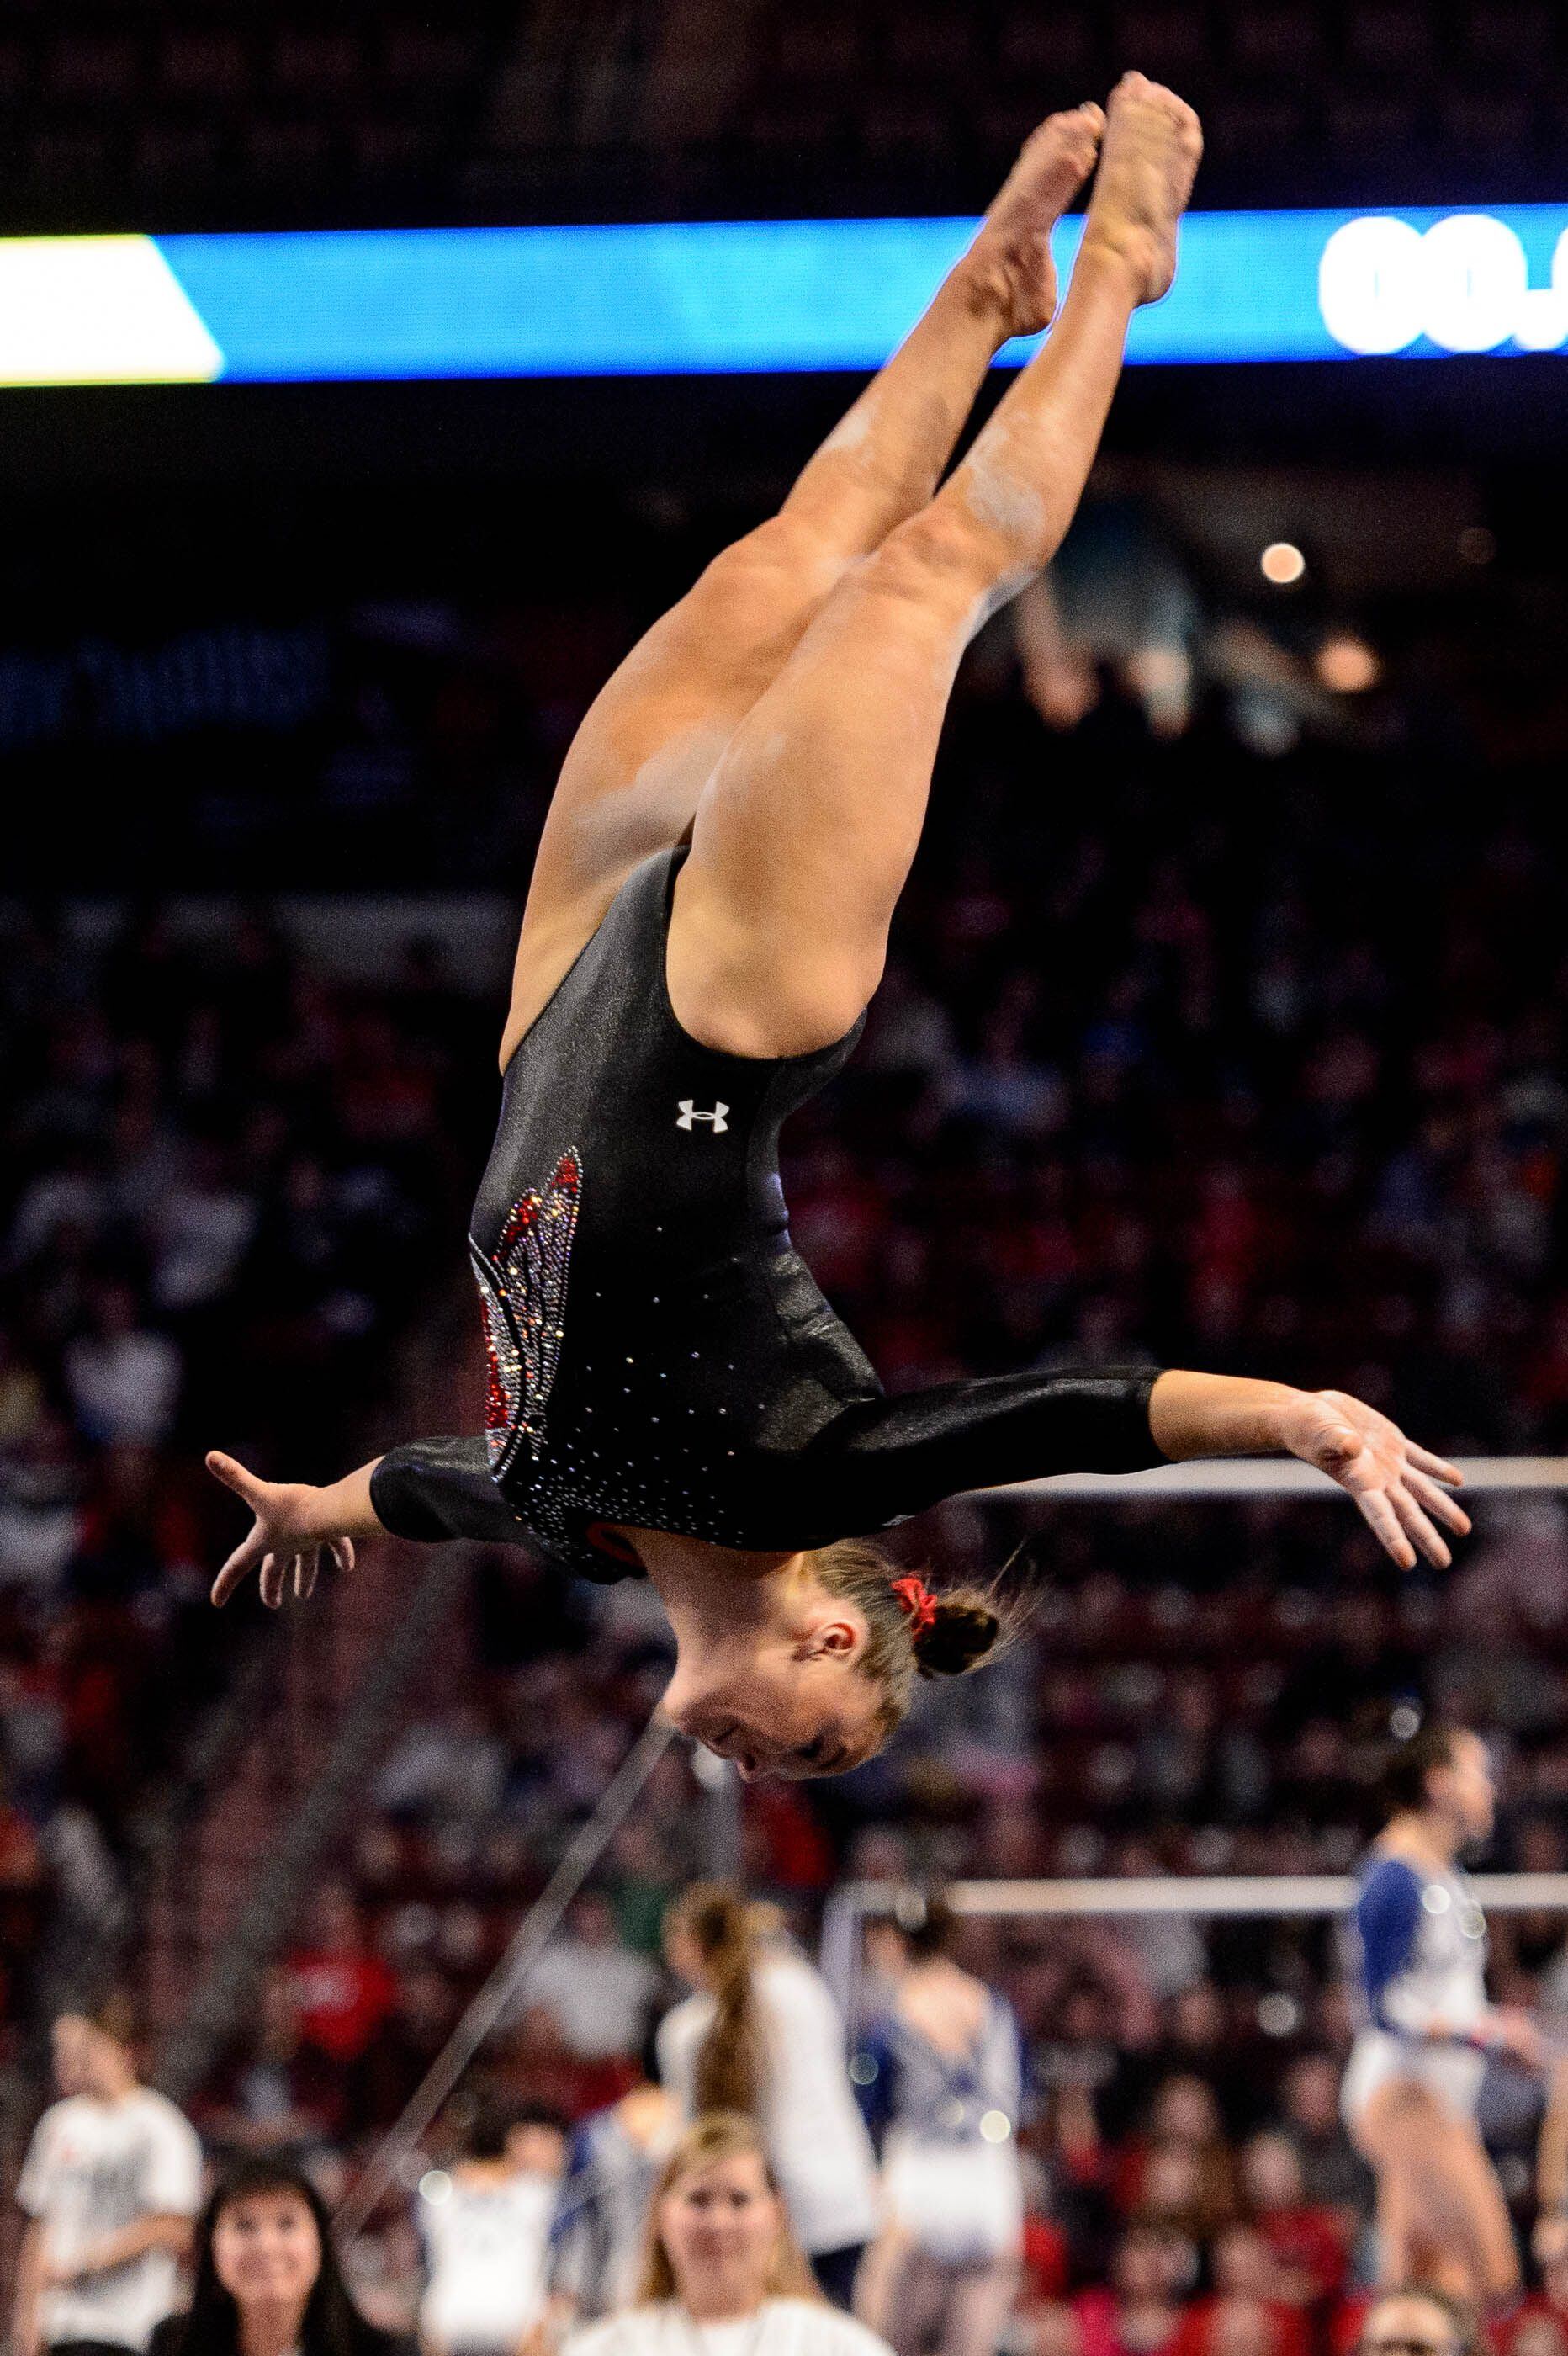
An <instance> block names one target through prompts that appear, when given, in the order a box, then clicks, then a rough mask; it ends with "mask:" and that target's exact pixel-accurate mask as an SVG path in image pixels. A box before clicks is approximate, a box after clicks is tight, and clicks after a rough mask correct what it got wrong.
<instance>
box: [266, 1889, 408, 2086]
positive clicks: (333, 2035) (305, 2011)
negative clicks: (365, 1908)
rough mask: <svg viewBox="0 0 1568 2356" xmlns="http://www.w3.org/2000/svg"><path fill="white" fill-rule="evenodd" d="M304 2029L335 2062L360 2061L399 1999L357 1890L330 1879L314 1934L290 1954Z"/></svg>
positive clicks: (314, 1913)
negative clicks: (373, 1946)
mask: <svg viewBox="0 0 1568 2356" xmlns="http://www.w3.org/2000/svg"><path fill="white" fill-rule="evenodd" d="M286 1969H287V1971H288V1974H289V1977H290V1979H291V1981H292V1983H293V2001H294V2005H295V2007H296V2008H297V2011H298V2014H299V2027H300V2034H301V2036H302V2037H304V2039H305V2040H307V2041H308V2042H309V2043H310V2044H312V2045H315V2046H318V2047H319V2048H320V2050H321V2051H322V2052H324V2053H325V2054H327V2055H328V2056H329V2057H330V2058H331V2059H332V2060H333V2061H340V2062H342V2061H358V2060H359V2058H360V2057H361V2055H362V2054H363V2053H364V2052H365V2051H366V2049H367V2047H368V2045H369V2043H370V2041H371V2040H372V2039H373V2038H374V2036H375V2035H376V2032H377V2030H378V2029H379V2028H380V2026H381V2024H382V2022H383V2021H384V2020H385V2019H386V2018H387V2016H388V2014H389V2012H390V2011H391V2009H392V2008H393V2006H394V2004H395V2003H396V2001H397V1992H398V1984H397V1980H396V1977H395V1976H394V1975H393V1973H392V1972H391V1971H390V1970H389V1967H388V1965H386V1964H384V1963H383V1962H382V1960H381V1958H380V1956H379V1955H377V1954H372V1953H371V1951H370V1949H369V1947H368V1945H367V1944H366V1940H365V1931H364V1925H363V1924H362V1923H361V1922H360V1919H359V1909H358V1908H357V1906H356V1904H355V1902H354V1895H353V1892H352V1891H351V1890H348V1889H347V1888H346V1887H345V1885H344V1884H343V1883H342V1882H336V1881H335V1882H328V1883H327V1884H326V1886H325V1889H323V1890H321V1891H320V1893H319V1894H318V1896H317V1898H316V1901H315V1906H314V1908H313V1910H312V1914H311V1928H310V1935H309V1937H308V1938H307V1939H306V1941H305V1943H304V1945H302V1946H299V1947H296V1948H294V1950H293V1953H292V1954H290V1955H289V1957H288V1961H287V1965H286Z"/></svg>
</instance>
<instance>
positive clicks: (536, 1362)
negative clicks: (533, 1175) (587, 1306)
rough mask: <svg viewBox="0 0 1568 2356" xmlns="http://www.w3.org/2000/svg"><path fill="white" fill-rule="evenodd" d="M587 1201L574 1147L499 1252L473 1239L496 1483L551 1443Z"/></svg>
mask: <svg viewBox="0 0 1568 2356" xmlns="http://www.w3.org/2000/svg"><path fill="white" fill-rule="evenodd" d="M581 1196H582V1165H581V1162H580V1161H579V1159H578V1155H577V1149H576V1147H575V1146H569V1147H568V1148H567V1150H566V1151H565V1152H564V1153H563V1154H562V1155H561V1157H560V1161H559V1162H557V1163H556V1165H555V1172H554V1175H553V1176H552V1177H551V1179H550V1182H549V1185H548V1186H546V1187H544V1188H543V1189H542V1190H541V1189H539V1188H532V1187H530V1189H529V1191H528V1193H527V1194H523V1195H519V1197H518V1199H517V1202H515V1203H514V1204H513V1205H512V1207H511V1209H510V1211H508V1213H507V1222H506V1225H505V1226H504V1227H503V1228H502V1230H501V1237H500V1241H499V1242H498V1243H497V1245H496V1249H495V1251H494V1253H493V1254H492V1253H489V1252H485V1251H482V1250H481V1249H480V1248H479V1246H478V1245H477V1244H476V1243H475V1240H474V1238H473V1237H472V1236H470V1237H469V1238H468V1254H469V1258H470V1260H471V1261H472V1263H473V1268H474V1277H475V1282H476V1283H477V1285H478V1287H479V1306H480V1310H481V1312H482V1314H483V1317H484V1320H485V1365H486V1376H485V1443H486V1445H487V1447H488V1449H489V1451H490V1470H491V1472H492V1473H493V1474H494V1475H495V1477H496V1479H497V1480H500V1479H501V1478H503V1477H504V1475H505V1474H506V1473H507V1472H508V1471H509V1470H510V1469H511V1467H512V1465H513V1464H514V1463H515V1462H516V1461H517V1455H518V1453H519V1451H521V1449H522V1447H523V1445H524V1443H525V1442H526V1443H527V1444H528V1447H529V1448H530V1449H531V1450H532V1451H533V1453H534V1455H535V1456H536V1457H537V1456H538V1455H539V1451H540V1449H541V1448H542V1446H543V1444H544V1411H545V1407H546V1404H547V1402H548V1400H549V1394H550V1386H551V1385H552V1384H553V1382H554V1381H555V1370H556V1364H557V1361H558V1360H559V1358H560V1345H561V1342H562V1340H563V1339H564V1338H565V1331H566V1324H565V1319H566V1275H567V1266H568V1263H569V1261H570V1260H571V1238H572V1237H573V1235H574V1234H575V1233H576V1229H577V1210H578V1205H579V1203H580V1202H581Z"/></svg>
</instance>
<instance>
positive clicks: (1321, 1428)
mask: <svg viewBox="0 0 1568 2356" xmlns="http://www.w3.org/2000/svg"><path fill="white" fill-rule="evenodd" d="M1254 1455H1260V1456H1261V1455H1290V1456H1296V1457H1299V1458H1300V1459H1301V1460H1302V1461H1303V1462H1306V1463H1308V1464H1313V1465H1316V1467H1317V1470H1318V1471H1319V1472H1324V1473H1327V1474H1328V1478H1329V1479H1330V1480H1332V1481H1335V1482H1337V1483H1339V1486H1340V1487H1341V1488H1342V1489H1345V1490H1347V1491H1348V1492H1349V1494H1350V1495H1351V1496H1352V1497H1353V1498H1354V1499H1355V1501H1356V1504H1357V1505H1358V1507H1359V1508H1360V1512H1361V1514H1362V1515H1363V1517H1364V1518H1365V1520H1366V1522H1367V1524H1368V1526H1370V1527H1371V1530H1372V1532H1373V1534H1374V1536H1375V1537H1377V1538H1378V1540H1379V1542H1380V1544H1381V1545H1382V1546H1383V1547H1386V1549H1387V1551H1388V1552H1389V1553H1390V1554H1391V1555H1392V1557H1393V1558H1394V1560H1395V1561H1396V1562H1397V1563H1399V1564H1401V1565H1402V1567H1403V1568H1404V1569H1410V1568H1412V1567H1413V1564H1414V1562H1415V1559H1416V1555H1417V1552H1418V1550H1419V1552H1420V1553H1422V1554H1424V1555H1425V1556H1426V1558H1427V1559H1428V1560H1429V1561H1431V1562H1435V1563H1437V1564H1438V1565H1440V1566H1443V1565H1446V1563H1447V1562H1448V1559H1449V1554H1448V1547H1447V1543H1446V1541H1445V1538H1444V1537H1443V1535H1442V1532H1443V1530H1445V1529H1446V1530H1450V1531H1452V1532H1453V1533H1454V1534H1455V1535H1456V1537H1463V1536H1464V1535H1465V1533H1466V1532H1467V1530H1468V1528H1469V1526H1470V1524H1469V1519H1468V1517H1467V1515H1466V1514H1465V1513H1464V1511H1463V1510H1462V1508H1461V1507H1460V1506H1459V1505H1457V1504H1456V1502H1455V1500H1454V1499H1453V1498H1452V1497H1451V1496H1450V1495H1449V1494H1447V1491H1448V1488H1449V1487H1453V1486H1456V1485H1458V1483H1459V1481H1460V1474H1459V1472H1458V1470H1457V1467H1456V1466H1455V1465H1452V1464H1449V1463H1447V1462H1445V1460H1444V1459H1443V1458H1442V1457H1440V1456H1434V1455H1433V1454H1431V1452H1430V1451H1428V1450H1426V1449H1424V1448H1418V1447H1416V1446H1415V1445H1414V1443H1413V1441H1411V1440H1407V1439H1406V1438H1405V1436H1404V1434H1403V1432H1402V1431H1401V1430H1400V1429H1399V1427H1398V1425H1397V1424H1395V1423H1392V1422H1391V1421H1390V1419H1389V1418H1388V1417H1387V1416H1385V1415H1380V1414H1379V1412H1378V1410H1377V1409H1376V1408H1371V1407H1368V1406H1367V1405H1366V1404H1365V1402H1364V1401H1363V1400H1360V1399H1354V1398H1349V1397H1348V1396H1347V1395H1346V1393H1344V1392H1343V1391H1301V1390H1296V1389H1293V1388H1292V1387H1290V1386H1288V1385H1286V1384H1284V1383H1268V1382H1255V1381H1253V1380H1251V1379H1249V1378H1248V1377H1245V1376H1231V1375H1205V1374H1198V1373H1194V1372H1191V1371H1189V1370H1187V1369H1185V1368H1180V1367H1170V1368H1168V1369H1166V1370H1165V1371H1164V1372H1157V1371H1156V1370H1155V1369H1154V1368H1152V1367H1147V1366H1143V1367H1130V1368H1115V1367H1087V1368H1080V1369H1078V1370H1076V1371H1071V1372H1057V1373H1040V1372H1035V1373H1029V1374H1019V1375H992V1376H981V1377H977V1378H976V1379H975V1380H973V1381H969V1382H957V1383H943V1384H940V1385H937V1386H935V1387H933V1388H931V1389H929V1390H923V1391H912V1392H909V1393H906V1394H904V1395H903V1396H901V1397H896V1398H875V1399H866V1400H862V1401H860V1402H859V1403H858V1404H856V1405H854V1406H851V1407H848V1408H845V1409H844V1410H843V1412H842V1413H841V1414H839V1415H837V1416H836V1417H835V1418H834V1419H833V1420H832V1422H831V1423H829V1424H827V1425H826V1426H825V1427H824V1429H823V1430H821V1431H820V1432H818V1433H817V1435H816V1438H815V1439H814V1440H811V1441H809V1442H808V1443H807V1445H806V1446H805V1448H804V1449H802V1450H801V1451H799V1453H798V1455H796V1456H795V1457H794V1458H793V1459H792V1460H791V1462H790V1465H789V1479H788V1494H789V1500H790V1511H791V1513H792V1515H795V1517H796V1518H797V1522H798V1525H799V1526H801V1527H803V1528H805V1527H809V1528H810V1529H812V1530H813V1532H814V1533H816V1534H817V1536H816V1542H817V1543H821V1542H822V1541H823V1540H824V1539H826V1538H827V1537H850V1536H854V1535H856V1534H859V1533H863V1532H867V1531H871V1530H876V1529H880V1528H884V1527H885V1526H887V1524H888V1523H889V1522H891V1521H896V1520H899V1519H901V1518H902V1517H904V1516H907V1515H912V1514H918V1513H922V1512H923V1511H924V1510H925V1509H926V1507H928V1506H930V1505H938V1504H940V1503H941V1502H942V1500H943V1499H944V1497H950V1496H955V1495H956V1494H959V1492H961V1491H963V1490H966V1489H986V1488H994V1487H999V1486H1001V1485H1002V1484H1004V1483H1008V1482H1014V1481H1030V1480H1039V1479H1042V1478H1044V1477H1045V1476H1046V1475H1048V1474H1051V1473H1053V1472H1137V1471H1140V1470H1141V1469H1143V1468H1144V1467H1146V1466H1148V1465H1153V1464H1158V1463H1165V1462H1172V1461H1182V1460H1185V1459H1187V1458H1190V1457H1200V1456H1210V1457H1212V1456H1254ZM208 1464H209V1465H210V1467H211V1469H212V1471H213V1472H215V1473H216V1474H217V1475H218V1477H219V1480H220V1481H223V1482H225V1483H227V1484H228V1486H229V1488H231V1489H233V1490H234V1491H235V1492H236V1494H238V1495H239V1496H240V1497H242V1498H243V1499H244V1501H245V1503H246V1504H247V1505H249V1506H250V1507H251V1512H252V1513H253V1514H254V1515H255V1516H256V1521H255V1526H254V1528H253V1529H252V1530H251V1535H250V1536H249V1537H247V1538H246V1539H245V1541H244V1543H243V1544H242V1545H241V1546H240V1547H237V1548H236V1550H235V1552H234V1553H233V1554H232V1555H231V1556H230V1557H229V1560H228V1562H226V1563H225V1565H224V1566H223V1569H222V1570H221V1571H220V1572H219V1577H218V1582H217V1585H216V1586H215V1588H214V1590H213V1600H214V1601H216V1602H219V1603H221V1602H224V1601H227V1599H228V1597H229V1595H231V1594H232V1593H233V1591H234V1590H235V1589H236V1588H237V1587H238V1586H239V1585H240V1581H241V1580H243V1579H244V1577H245V1576H246V1573H247V1572H248V1571H250V1570H251V1569H256V1568H257V1567H258V1565H260V1567H261V1592H262V1598H263V1601H267V1602H269V1603H276V1602H280V1601H282V1599H283V1593H284V1590H285V1588H286V1587H287V1585H288V1584H289V1582H290V1580H291V1579H292V1580H293V1586H294V1590H295V1592H296V1593H300V1594H308V1593H309V1591H310V1588H311V1586H312V1585H313V1584H314V1581H315V1561H316V1557H317V1554H318V1552H319V1550H320V1549H321V1548H322V1547H327V1548H328V1549H329V1550H330V1551H331V1552H332V1554H333V1555H334V1557H335V1558H336V1560H337V1561H338V1562H339V1563H343V1564H344V1566H345V1568H347V1567H350V1566H351V1565H352V1561H353V1544H352V1541H353V1539H354V1538H355V1537H365V1536H368V1535H369V1534H370V1533H371V1532H372V1531H376V1530H380V1529H391V1530H394V1531H396V1533H397V1534H398V1535H399V1536H400V1537H405V1538H414V1539H419V1540H424V1541H437V1540H441V1539H443V1538H476V1539H480V1540H484V1541H486V1542H489V1543H492V1544H494V1543H501V1544H513V1545H516V1544H525V1543H527V1540H528V1534H527V1532H526V1531H525V1530H524V1529H523V1528H522V1526H521V1525H520V1524H519V1522H518V1521H517V1516H516V1515H515V1514H513V1513H512V1511H511V1509H510V1507H509V1506H508V1505H507V1503H506V1501H505V1499H504V1498H503V1497H502V1495H501V1494H500V1492H499V1490H498V1489H497V1488H496V1485H495V1483H494V1482H493V1481H492V1480H491V1478H490V1473H489V1459H488V1455H487V1452H486V1449H485V1440H484V1439H483V1438H482V1437H480V1436H478V1435H474V1436H472V1437H469V1438H466V1439H464V1438H445V1439H435V1440H411V1441H409V1442H407V1443H405V1444H404V1445H403V1446H401V1447H400V1448H395V1449H393V1450H391V1451H389V1453H388V1454H387V1455H386V1456H384V1457H379V1458H378V1459H377V1460H376V1462H374V1463H373V1464H367V1465H363V1466H361V1468H360V1469H359V1471H358V1472H351V1473H350V1474H349V1475H348V1476H347V1479H346V1480H343V1481H339V1482H336V1483H334V1484H333V1485H332V1486H331V1487H330V1488H326V1489H308V1488H297V1487H285V1486H283V1485H282V1484H278V1483H272V1482H265V1481H259V1480H257V1479H256V1477H255V1476H254V1474H252V1473H250V1472H246V1471H245V1469H244V1467H243V1466H242V1465H239V1464H236V1463H235V1462H234V1460H233V1459H232V1458H231V1457H227V1456H210V1457H208ZM345 1550H347V1562H345Z"/></svg>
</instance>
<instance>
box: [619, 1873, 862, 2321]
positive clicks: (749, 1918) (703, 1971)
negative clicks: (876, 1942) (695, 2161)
mask: <svg viewBox="0 0 1568 2356" xmlns="http://www.w3.org/2000/svg"><path fill="white" fill-rule="evenodd" d="M770 1933H771V1935H770ZM665 1949H666V1953H667V1955H668V1957H669V1960H670V1964H671V1965H672V1967H673V1968H674V1970H675V1971H676V1972H677V1973H678V1974H679V1976H680V1977H681V1978H682V1979H684V1980H685V1981H687V1982H688V1985H689V1986H690V1987H691V1989H692V1994H691V1995H690V1996H689V1997H687V1998H686V2000H685V2002H684V2003H681V2004H677V2006H676V2007H675V2008H674V2010H673V2011H671V2012H667V2014H666V2015H665V2017H664V2019H663V2020H662V2021H661V2022H660V2023H659V2027H658V2031H657V2034H656V2040H655V2051H656V2054H657V2058H658V2068H659V2076H660V2078H661V2079H662V2080H663V2082H664V2083H665V2084H666V2085H667V2087H668V2088H669V2090H670V2092H671V2093H672V2094H674V2095H675V2097H676V2099H677V2102H678V2103H679V2104H680V2106H681V2108H682V2110H683V2111H684V2113H685V2115H686V2116H687V2117H688V2119H696V2118H700V2117H702V2116H703V2115H705V2114H708V2113H711V2112H715V2111H722V2112H725V2113H727V2114H730V2115H739V2116H742V2117H746V2118H751V2119H754V2120H755V2121H756V2122H757V2126H758V2131H759V2133H760V2135H761V2136H762V2140H763V2148H764V2149H765V2151H766V2152H767V2155H768V2159H769V2164H770V2166H771V2167H772V2169H773V2174H774V2176H775V2178H776V2179H777V2182H778V2184H779V2187H780V2189H781V2191H782V2193H783V2197H784V2206H785V2208H786V2210H787V2211H788V2212H789V2219H790V2223H791V2227H792V2229H793V2231H794V2233H795V2239H796V2240H797V2241H798V2242H799V2244H801V2246H802V2248H803V2249H805V2252H806V2254H807V2255H808V2256H809V2258H810V2260H811V2264H812V2267H813V2271H814V2272H815V2274H816V2279H817V2282H818V2283H819V2284H820V2286H821V2287H822V2288H823V2290H824V2291H825V2292H826V2293H827V2297H829V2298H830V2299H832V2300H833V2302H834V2304H835V2305H836V2306H838V2307H848V2304H849V2301H850V2298H851V2297H852V2295H853V2291H854V2286H855V2276H856V2273H857V2271H858V2269H859V2264H860V2260H861V2257H862V2255H863V2254H864V2251H865V2247H866V2244H867V2243H868V2242H869V2240H870V2239H871V2236H872V2234H873V2233H875V2232H876V2229H877V2223H878V2218H879V2213H880V2212H879V2208H878V2200H877V2169H876V2158H875V2155H874V2154H873V2152H872V2149H871V2140H870V2137H869V2135H868V2134H867V2131H866V2126H865V2122H864V2120H863V2119H862V2118H861V2116H860V2112H859V2105H858V2104H857V2103H856V2101H855V2097H854V2094H853V2093H852V2091H851V2088H850V2084H849V2068H848V2053H847V2051H846V2042H845V2031H844V2022H843V2019H842V2018H841V2016H840V2014H839V2011H838V2008H837V2004H836V2003H835V2002H834V1999H833V1995H832V1992H831V1990H830V1989H829V1987H828V1986H827V1981H826V1980H825V1979H824V1978H823V1976H822V1975H821V1973H820V1972H819V1971H817V1970H816V1966H815V1965H812V1964H809V1963H807V1961H806V1960H805V1956H804V1955H802V1954H799V1953H798V1952H797V1951H796V1950H795V1948H794V1947H793V1946H791V1945H790V1944H788V1943H787V1942H786V1941H785V1940H784V1938H782V1937H781V1936H779V1935H778V1933H777V1932H776V1929H775V1928H774V1926H773V1924H772V1923H771V1922H769V1920H768V1919H767V1915H766V1912H765V1911H764V1910H760V1909H757V1908H754V1907H752V1906H750V1905H748V1903H747V1901H746V1899H745V1897H744V1895H743V1893H742V1892H741V1891H740V1890H735V1889H733V1888H731V1885H730V1884H729V1883H727V1882H721V1881H703V1882H696V1883H694V1884H693V1885H692V1887H691V1888H690V1889H689V1890H686V1891H684V1892H683V1893H682V1895H681V1896H680V1897H679V1898H677V1901H675V1904H674V1905H673V1906H672V1907H671V1909H670V1912H669V1914H668V1917H667V1922H666V1930H665Z"/></svg>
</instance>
